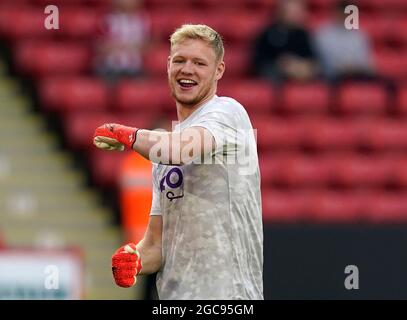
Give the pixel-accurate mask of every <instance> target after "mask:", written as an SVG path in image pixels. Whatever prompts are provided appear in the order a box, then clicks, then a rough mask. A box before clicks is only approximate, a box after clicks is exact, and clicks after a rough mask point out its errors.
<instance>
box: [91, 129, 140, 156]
mask: <svg viewBox="0 0 407 320" xmlns="http://www.w3.org/2000/svg"><path fill="white" fill-rule="evenodd" d="M137 130H138V128H132V127H126V126H123V125H120V124H116V123H107V124H104V125H102V126H100V127H98V128H96V130H95V134H94V135H93V144H94V145H95V146H96V147H98V148H100V149H103V150H118V151H123V150H124V148H125V147H127V148H129V149H132V148H133V144H134V142H135V141H136V134H137Z"/></svg>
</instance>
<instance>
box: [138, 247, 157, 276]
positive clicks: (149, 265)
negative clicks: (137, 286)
mask: <svg viewBox="0 0 407 320" xmlns="http://www.w3.org/2000/svg"><path fill="white" fill-rule="evenodd" d="M137 250H138V252H139V253H140V258H141V265H142V268H141V271H140V273H139V275H147V274H152V273H155V272H157V271H158V270H160V268H161V247H160V246H157V245H147V244H145V241H144V239H143V240H141V241H140V242H139V243H138V244H137Z"/></svg>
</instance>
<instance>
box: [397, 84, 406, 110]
mask: <svg viewBox="0 0 407 320" xmlns="http://www.w3.org/2000/svg"><path fill="white" fill-rule="evenodd" d="M396 108H397V110H398V111H399V112H400V113H402V114H403V115H405V114H407V85H405V86H403V87H401V88H400V89H399V90H398V92H397V96H396Z"/></svg>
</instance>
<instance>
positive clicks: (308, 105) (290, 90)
mask: <svg viewBox="0 0 407 320" xmlns="http://www.w3.org/2000/svg"><path fill="white" fill-rule="evenodd" d="M329 102H330V89H329V87H328V86H327V85H326V84H323V83H315V84H295V83H292V84H286V85H285V86H284V87H283V90H282V92H281V107H282V108H283V109H284V110H286V111H289V112H293V113H297V114H299V113H315V112H318V113H326V112H327V111H328V107H329Z"/></svg>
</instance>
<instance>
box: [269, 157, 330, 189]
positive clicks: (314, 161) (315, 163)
mask: <svg viewBox="0 0 407 320" xmlns="http://www.w3.org/2000/svg"><path fill="white" fill-rule="evenodd" d="M272 161H274V167H275V168H277V170H276V172H275V174H274V177H273V182H275V183H278V184H282V185H285V186H290V187H310V186H323V185H326V184H327V183H328V182H329V178H330V168H329V166H328V164H329V163H327V162H326V161H324V159H322V158H320V157H311V156H305V155H302V154H300V153H298V154H286V155H283V156H277V157H274V159H270V161H269V162H272Z"/></svg>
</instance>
